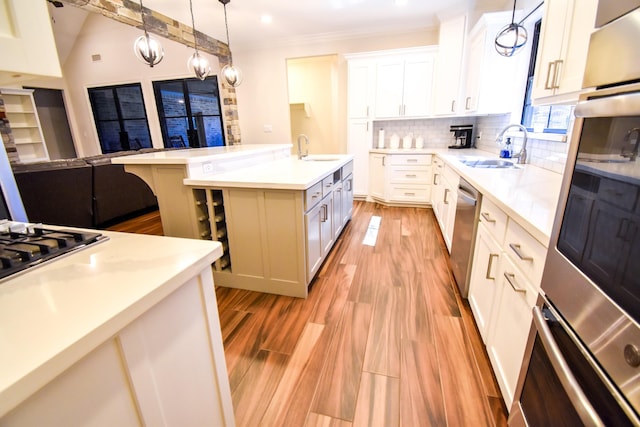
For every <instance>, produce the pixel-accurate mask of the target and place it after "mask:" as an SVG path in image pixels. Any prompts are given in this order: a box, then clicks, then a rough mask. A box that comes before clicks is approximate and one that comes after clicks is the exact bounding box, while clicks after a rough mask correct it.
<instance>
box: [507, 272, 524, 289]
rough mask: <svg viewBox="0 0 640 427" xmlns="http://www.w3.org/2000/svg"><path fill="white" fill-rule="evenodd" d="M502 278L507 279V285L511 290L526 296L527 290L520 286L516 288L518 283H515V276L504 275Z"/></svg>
mask: <svg viewBox="0 0 640 427" xmlns="http://www.w3.org/2000/svg"><path fill="white" fill-rule="evenodd" d="M504 278H505V279H507V282H509V284H510V285H511V288H512V289H513V290H514V291H516V292H518V293H523V294H526V293H527V290H526V289H525V288H521V287H520V286H518V283H517V282H516V275H515V274H513V273H507V272H505V273H504Z"/></svg>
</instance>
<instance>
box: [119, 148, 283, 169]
mask: <svg viewBox="0 0 640 427" xmlns="http://www.w3.org/2000/svg"><path fill="white" fill-rule="evenodd" d="M277 150H291V144H239V145H229V146H224V147H205V148H185V149H184V150H168V151H156V152H153V153H143V154H133V155H130V156H123V157H114V158H112V159H111V163H116V164H123V165H159V164H161V165H184V164H189V163H200V162H203V161H208V160H226V159H231V158H237V157H241V156H244V155H256V154H260V153H268V152H272V151H277Z"/></svg>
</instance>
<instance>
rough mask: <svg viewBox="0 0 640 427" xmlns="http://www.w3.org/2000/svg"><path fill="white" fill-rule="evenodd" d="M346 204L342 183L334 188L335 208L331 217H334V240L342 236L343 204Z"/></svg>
mask: <svg viewBox="0 0 640 427" xmlns="http://www.w3.org/2000/svg"><path fill="white" fill-rule="evenodd" d="M343 203H344V188H343V185H342V181H341V182H338V183H337V184H335V185H334V186H333V208H332V209H331V211H330V212H331V215H332V216H333V218H332V221H333V238H334V240H335V239H337V238H338V236H340V232H341V231H342V226H343V225H344V222H343V221H342V204H343Z"/></svg>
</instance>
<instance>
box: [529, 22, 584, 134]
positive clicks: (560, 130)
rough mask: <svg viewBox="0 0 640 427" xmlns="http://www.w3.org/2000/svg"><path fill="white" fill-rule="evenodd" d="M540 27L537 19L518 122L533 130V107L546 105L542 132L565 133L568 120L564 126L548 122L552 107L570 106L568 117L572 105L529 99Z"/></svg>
mask: <svg viewBox="0 0 640 427" xmlns="http://www.w3.org/2000/svg"><path fill="white" fill-rule="evenodd" d="M541 27H542V19H540V20H538V21H537V22H536V23H535V26H534V31H533V37H532V45H531V56H530V58H529V70H528V73H527V88H526V91H525V95H524V101H523V106H522V116H521V117H520V123H521V124H522V125H523V126H524V127H526V128H527V130H528V131H529V132H534V131H535V129H534V127H533V126H532V125H531V121H532V118H533V116H534V109H535V108H546V107H548V108H549V112H548V113H547V120H546V125H545V126H544V128H543V130H542V133H549V134H560V135H566V134H567V132H568V131H569V126H570V120H569V121H568V123H567V127H566V128H551V127H549V123H550V121H551V117H552V116H553V110H554V109H557V108H570V112H569V118H570V117H571V116H572V115H573V106H570V105H548V106H534V105H533V104H532V100H531V94H532V92H533V80H534V73H535V69H536V58H537V56H538V45H539V42H540V32H541Z"/></svg>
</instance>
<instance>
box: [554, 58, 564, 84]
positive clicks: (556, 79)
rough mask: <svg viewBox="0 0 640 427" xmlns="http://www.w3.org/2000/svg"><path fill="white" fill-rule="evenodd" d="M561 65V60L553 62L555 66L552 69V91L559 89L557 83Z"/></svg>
mask: <svg viewBox="0 0 640 427" xmlns="http://www.w3.org/2000/svg"><path fill="white" fill-rule="evenodd" d="M563 63H564V61H563V60H562V59H558V60H557V61H555V64H556V65H555V67H554V69H553V86H552V87H551V88H552V89H560V83H558V80H560V71H561V68H560V66H561V65H562V64H563Z"/></svg>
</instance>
